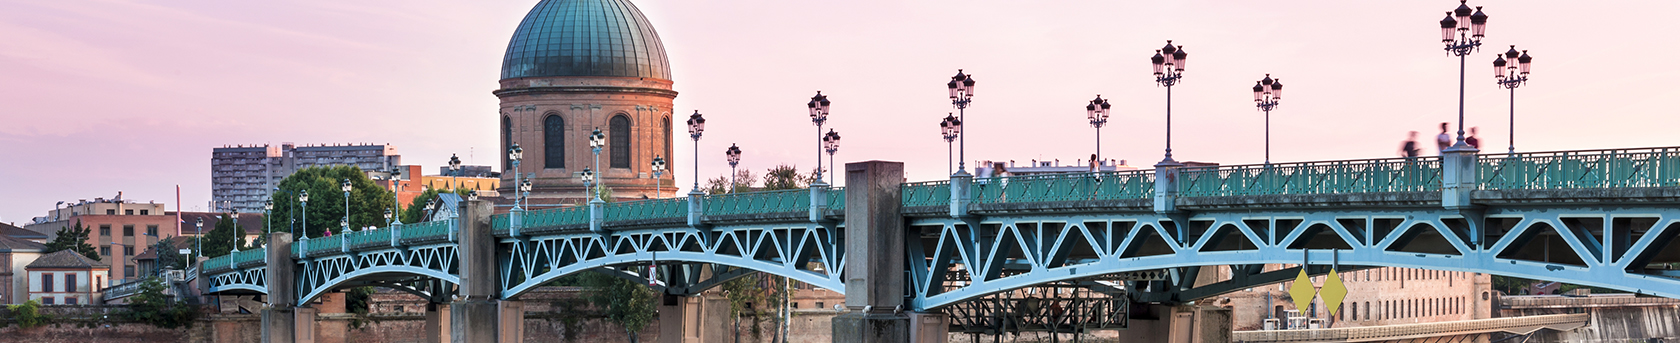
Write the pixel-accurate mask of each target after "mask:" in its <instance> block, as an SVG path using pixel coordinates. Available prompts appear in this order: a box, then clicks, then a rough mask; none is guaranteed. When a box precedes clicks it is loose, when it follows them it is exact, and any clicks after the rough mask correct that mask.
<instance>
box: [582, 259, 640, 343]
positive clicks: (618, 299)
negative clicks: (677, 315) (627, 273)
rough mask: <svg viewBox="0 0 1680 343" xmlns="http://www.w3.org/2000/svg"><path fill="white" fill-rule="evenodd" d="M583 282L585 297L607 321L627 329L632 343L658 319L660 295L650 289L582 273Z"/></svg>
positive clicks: (601, 275)
mask: <svg viewBox="0 0 1680 343" xmlns="http://www.w3.org/2000/svg"><path fill="white" fill-rule="evenodd" d="M580 279H581V280H580V281H581V283H583V285H584V287H587V288H588V291H587V292H585V295H584V297H586V298H588V299H589V302H590V303H592V304H595V307H596V308H598V309H600V310H601V311H602V312H603V314H604V315H605V316H606V317H607V320H608V321H611V322H613V323H615V324H618V325H619V326H621V327H624V331H625V332H626V333H628V334H629V337H630V342H632V343H634V342H636V341H637V339H636V333H637V332H641V331H642V329H646V328H647V325H648V324H649V323H652V322H653V319H654V316H655V315H656V314H655V312H654V302H655V301H656V300H657V299H658V298H659V294H656V293H654V292H653V290H652V289H649V288H647V286H643V285H639V284H637V283H635V282H631V281H630V280H625V279H622V278H618V277H614V276H612V275H607V274H602V273H598V272H586V273H583V274H582V275H581V276H580Z"/></svg>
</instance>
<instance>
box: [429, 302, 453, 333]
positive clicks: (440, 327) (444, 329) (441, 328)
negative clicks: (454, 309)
mask: <svg viewBox="0 0 1680 343" xmlns="http://www.w3.org/2000/svg"><path fill="white" fill-rule="evenodd" d="M441 305H443V304H438V303H427V304H426V343H443V342H448V341H449V306H441Z"/></svg>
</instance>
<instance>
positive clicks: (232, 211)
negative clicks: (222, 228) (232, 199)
mask: <svg viewBox="0 0 1680 343" xmlns="http://www.w3.org/2000/svg"><path fill="white" fill-rule="evenodd" d="M227 210H228V220H232V221H233V225H232V229H233V230H232V231H229V233H232V234H233V235H232V236H230V237H228V240H231V241H233V242H232V243H233V252H239V239H240V238H245V230H241V229H240V228H239V209H238V208H234V207H233V206H228V207H227Z"/></svg>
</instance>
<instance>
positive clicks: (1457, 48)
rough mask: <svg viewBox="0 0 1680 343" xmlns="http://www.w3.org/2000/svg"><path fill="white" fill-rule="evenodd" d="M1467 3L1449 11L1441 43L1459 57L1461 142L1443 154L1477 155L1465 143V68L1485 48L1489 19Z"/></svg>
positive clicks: (1442, 22)
mask: <svg viewBox="0 0 1680 343" xmlns="http://www.w3.org/2000/svg"><path fill="white" fill-rule="evenodd" d="M1467 2H1468V0H1459V1H1458V8H1455V9H1453V10H1452V11H1448V12H1447V17H1446V18H1445V19H1441V43H1442V44H1445V45H1446V49H1445V50H1447V51H1448V52H1450V53H1452V54H1453V55H1454V56H1458V140H1457V142H1455V143H1453V145H1452V147H1449V148H1447V149H1446V150H1445V151H1442V152H1460V151H1476V148H1474V147H1471V146H1470V145H1469V144H1465V143H1464V65H1465V63H1466V59H1467V58H1468V56H1470V53H1471V52H1475V51H1476V50H1478V49H1480V47H1481V46H1482V36H1483V34H1484V33H1485V32H1486V31H1487V20H1488V16H1487V14H1484V13H1482V6H1476V8H1475V9H1473V10H1472V9H1470V5H1468V4H1466V3H1467Z"/></svg>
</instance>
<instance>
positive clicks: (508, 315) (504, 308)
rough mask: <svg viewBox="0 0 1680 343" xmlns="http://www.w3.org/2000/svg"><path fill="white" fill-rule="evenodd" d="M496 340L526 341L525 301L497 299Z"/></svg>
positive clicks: (513, 342)
mask: <svg viewBox="0 0 1680 343" xmlns="http://www.w3.org/2000/svg"><path fill="white" fill-rule="evenodd" d="M496 312H497V313H496V316H497V318H499V320H498V321H497V322H496V324H497V326H496V341H497V342H501V343H520V342H524V341H525V302H524V301H517V300H497V301H496Z"/></svg>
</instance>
